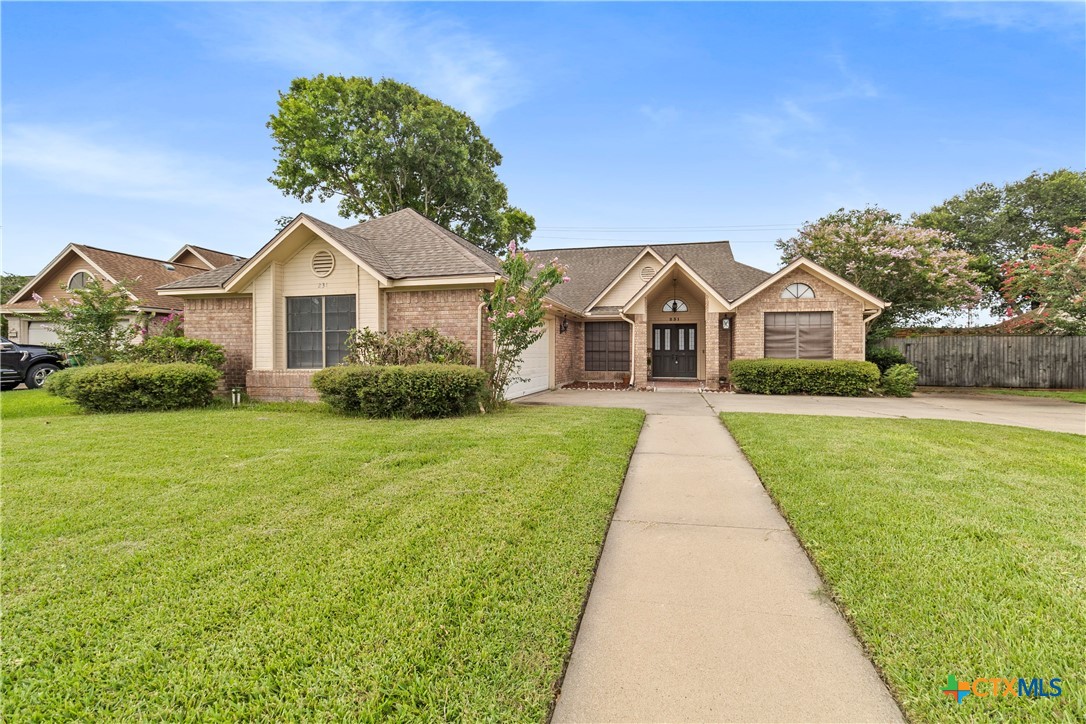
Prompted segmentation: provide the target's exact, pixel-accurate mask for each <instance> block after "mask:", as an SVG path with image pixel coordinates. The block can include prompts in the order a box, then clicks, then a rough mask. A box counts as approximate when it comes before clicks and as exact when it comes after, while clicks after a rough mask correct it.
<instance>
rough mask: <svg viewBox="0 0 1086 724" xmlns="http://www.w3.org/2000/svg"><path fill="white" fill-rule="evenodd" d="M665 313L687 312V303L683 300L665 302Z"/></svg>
mask: <svg viewBox="0 0 1086 724" xmlns="http://www.w3.org/2000/svg"><path fill="white" fill-rule="evenodd" d="M664 311H665V312H685V311H686V302H684V301H683V300H681V299H669V300H667V301H666V302H664Z"/></svg>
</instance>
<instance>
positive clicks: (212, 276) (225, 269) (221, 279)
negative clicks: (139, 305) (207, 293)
mask: <svg viewBox="0 0 1086 724" xmlns="http://www.w3.org/2000/svg"><path fill="white" fill-rule="evenodd" d="M246 261H248V260H247V259H242V260H241V261H235V262H234V263H232V264H227V265H226V266H221V267H219V268H218V269H210V270H208V271H204V272H200V273H199V274H193V275H192V276H190V277H186V278H184V279H181V280H179V281H176V282H170V283H169V284H165V285H163V286H161V287H159V289H213V288H217V287H222V285H223V284H224V283H225V282H226V280H227V279H229V278H230V277H232V276H234V272H236V271H237V270H238V269H241V267H243V266H245V262H246Z"/></svg>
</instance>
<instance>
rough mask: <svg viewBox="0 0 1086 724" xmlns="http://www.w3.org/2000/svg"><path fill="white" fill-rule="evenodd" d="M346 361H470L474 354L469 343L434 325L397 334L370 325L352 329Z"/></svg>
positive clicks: (457, 363)
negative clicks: (442, 331)
mask: <svg viewBox="0 0 1086 724" xmlns="http://www.w3.org/2000/svg"><path fill="white" fill-rule="evenodd" d="M345 361H346V362H347V363H348V364H355V365H417V364H427V363H435V364H453V365H470V364H471V363H472V361H473V357H472V354H471V350H469V349H468V346H467V345H466V344H464V343H463V342H461V341H460V340H458V339H453V338H452V337H445V336H442V334H441V333H440V332H438V331H437V330H436V329H433V328H432V327H428V328H426V329H413V330H411V331H408V332H399V333H397V334H390V333H388V332H374V331H373V330H372V329H370V328H369V327H366V328H364V329H355V330H353V331H352V332H351V335H350V337H348V339H347V357H346V360H345Z"/></svg>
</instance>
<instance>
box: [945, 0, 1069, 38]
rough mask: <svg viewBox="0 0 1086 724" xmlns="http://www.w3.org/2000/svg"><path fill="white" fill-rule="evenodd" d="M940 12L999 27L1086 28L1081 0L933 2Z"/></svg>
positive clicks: (952, 18)
mask: <svg viewBox="0 0 1086 724" xmlns="http://www.w3.org/2000/svg"><path fill="white" fill-rule="evenodd" d="M931 7H934V8H935V9H936V12H937V13H938V16H939V17H940V18H943V19H944V20H949V21H954V22H964V23H971V24H974V25H984V26H987V27H991V28H996V29H999V30H1017V31H1024V32H1056V33H1060V34H1062V33H1074V34H1075V35H1078V36H1081V35H1082V31H1083V29H1084V28H1086V6H1084V5H1083V4H1082V3H1081V2H973V1H972V0H963V1H959V2H941V3H932V5H931Z"/></svg>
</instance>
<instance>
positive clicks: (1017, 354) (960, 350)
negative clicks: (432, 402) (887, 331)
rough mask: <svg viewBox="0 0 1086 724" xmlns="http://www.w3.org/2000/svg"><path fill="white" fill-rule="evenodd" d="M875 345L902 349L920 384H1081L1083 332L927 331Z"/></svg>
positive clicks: (1084, 378)
mask: <svg viewBox="0 0 1086 724" xmlns="http://www.w3.org/2000/svg"><path fill="white" fill-rule="evenodd" d="M879 345H880V346H882V347H896V348H897V349H899V350H901V351H902V352H904V353H905V359H906V360H907V361H908V362H909V364H911V365H913V366H914V367H916V369H917V370H919V371H920V379H919V384H921V385H937V386H943V387H1036V388H1086V337H1050V336H1035V335H1008V334H1005V335H965V334H963V335H926V336H920V337H893V338H891V339H886V340H883V341H882V342H880V343H879Z"/></svg>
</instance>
